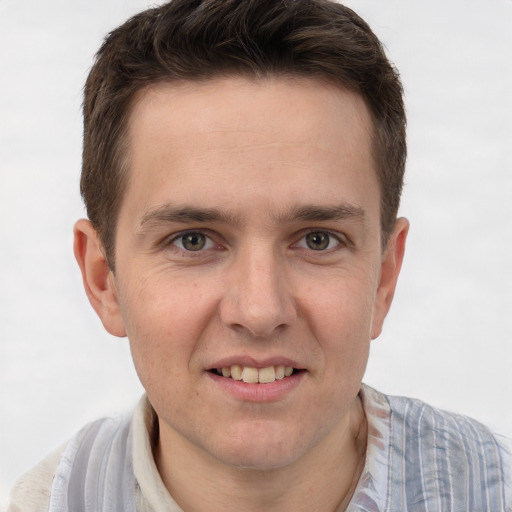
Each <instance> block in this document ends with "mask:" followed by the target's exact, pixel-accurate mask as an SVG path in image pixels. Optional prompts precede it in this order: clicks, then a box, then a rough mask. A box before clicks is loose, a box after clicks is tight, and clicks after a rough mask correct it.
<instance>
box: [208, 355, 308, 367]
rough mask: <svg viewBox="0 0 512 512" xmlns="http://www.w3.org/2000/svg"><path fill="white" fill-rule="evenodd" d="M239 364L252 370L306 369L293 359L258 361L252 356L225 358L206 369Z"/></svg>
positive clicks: (281, 358) (269, 358)
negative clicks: (270, 368)
mask: <svg viewBox="0 0 512 512" xmlns="http://www.w3.org/2000/svg"><path fill="white" fill-rule="evenodd" d="M235 364H238V365H240V366H250V367H251V368H258V369H261V368H268V367H269V366H279V365H283V366H291V367H292V368H295V369H296V370H304V369H305V368H304V367H303V366H301V365H300V364H299V363H298V362H297V361H294V360H293V359H288V358H286V357H267V358H264V359H256V358H253V357H251V356H231V357H225V358H223V359H219V360H218V361H215V362H214V363H213V364H212V365H211V366H210V367H208V368H206V369H207V370H214V369H216V368H226V367H228V366H233V365H235Z"/></svg>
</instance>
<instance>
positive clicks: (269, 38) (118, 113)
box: [80, 0, 406, 269]
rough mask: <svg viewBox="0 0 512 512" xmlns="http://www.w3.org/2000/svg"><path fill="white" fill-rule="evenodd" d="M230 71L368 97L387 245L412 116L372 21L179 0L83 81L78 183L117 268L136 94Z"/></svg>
mask: <svg viewBox="0 0 512 512" xmlns="http://www.w3.org/2000/svg"><path fill="white" fill-rule="evenodd" d="M232 75H233V76H237V75H242V76H250V77H254V78H259V77H265V76H280V75H283V76H300V77H310V78H320V79H324V80H328V81H331V82H334V83H338V84H340V86H342V87H346V88H348V89H351V90H355V91H357V92H358V93H359V94H360V95H361V96H362V97H363V99H364V100H365V102H366V104H367V106H368V107H369V110H370V112H371V114H372V117H373V121H374V159H375V166H376V169H377V174H378V179H379V185H380V192H381V207H380V212H381V229H382V239H383V245H385V243H386V242H387V239H388V237H389V234H390V233H391V231H392V229H393V226H394V223H395V220H396V215H397V210H398V206H399V203H400V194H401V190H402V183H403V174H404V168H405V159H406V140H405V123H406V121H405V110H404V105H403V99H402V92H403V91H402V86H401V83H400V79H399V76H398V73H397V71H396V70H395V68H394V67H393V65H392V64H391V63H390V62H389V61H388V59H387V58H386V56H385V53H384V50H383V48H382V45H381V43H380V42H379V40H378V39H377V37H376V36H375V34H374V33H373V32H372V31H371V29H370V27H369V26H368V25H367V24H366V22H365V21H363V20H362V19H361V18H360V17H359V16H357V14H355V13H354V12H353V11H352V10H350V9H348V8H347V7H345V6H343V5H340V4H337V3H334V2H332V1H329V0H172V1H171V2H169V3H166V4H164V5H162V6H160V7H156V8H153V9H148V10H146V11H144V12H142V13H140V14H138V15H136V16H134V17H133V18H131V19H129V20H128V21H127V22H125V23H124V24H123V25H121V26H120V27H118V28H117V29H115V30H114V31H113V32H111V33H110V34H109V35H108V36H107V37H106V38H105V41H104V43H103V45H102V46H101V48H100V50H99V51H98V53H97V55H96V60H95V63H94V65H93V67H92V69H91V72H90V73H89V76H88V78H87V82H86V85H85V92H84V105H83V111H84V146H83V164H82V177H81V183H80V186H81V193H82V197H83V199H84V202H85V205H86V208H87V214H88V216H89V219H90V220H91V222H92V224H93V226H94V227H95V229H96V230H97V232H98V234H99V236H100V239H101V241H102V243H103V245H104V248H105V252H106V256H107V259H108V261H109V264H110V266H111V268H112V269H113V268H114V260H115V253H114V251H115V231H116V223H117V217H118V212H119V208H120V204H121V200H122V196H123V192H124V188H125V184H126V175H127V169H128V167H129V161H128V160H129V155H128V151H127V149H128V148H127V137H126V130H127V120H128V117H129V115H130V111H131V104H132V103H133V101H132V100H133V98H134V95H135V93H136V92H137V91H139V90H141V89H142V88H144V87H146V86H148V85H151V84H154V83H158V82H169V81H170V82H172V81H178V80H179V81H182V80H188V81H190V80H192V81H198V80H207V79H210V78H215V77H220V76H232Z"/></svg>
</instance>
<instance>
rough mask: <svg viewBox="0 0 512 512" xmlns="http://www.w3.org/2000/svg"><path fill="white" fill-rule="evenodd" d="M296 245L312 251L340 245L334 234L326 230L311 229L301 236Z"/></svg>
mask: <svg viewBox="0 0 512 512" xmlns="http://www.w3.org/2000/svg"><path fill="white" fill-rule="evenodd" d="M297 245H298V246H299V247H302V248H304V249H311V250H313V251H325V250H328V249H333V248H334V247H337V246H338V245H340V241H339V239H338V238H336V237H335V236H334V235H331V234H330V233H328V232H326V231H312V232H311V233H308V234H307V235H306V236H304V237H303V238H301V240H300V241H299V243H298V244H297Z"/></svg>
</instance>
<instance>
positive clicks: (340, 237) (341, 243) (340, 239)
mask: <svg viewBox="0 0 512 512" xmlns="http://www.w3.org/2000/svg"><path fill="white" fill-rule="evenodd" d="M312 233H325V234H327V235H329V237H330V238H331V239H334V240H336V242H337V244H336V246H335V247H330V248H328V249H323V250H318V251H315V250H314V249H310V248H309V247H307V246H305V247H301V246H300V245H299V243H300V242H302V241H303V240H305V238H306V237H307V236H308V235H310V234H312ZM298 235H299V237H298V240H297V242H295V243H294V244H293V246H295V247H299V248H301V249H306V250H308V251H311V252H313V253H318V254H321V253H328V252H331V251H335V250H336V249H339V248H340V247H348V246H349V245H350V240H349V239H348V238H347V237H346V236H345V235H344V234H342V233H339V232H337V231H332V230H330V229H325V228H308V229H306V230H303V231H301V232H300V233H299V234H298Z"/></svg>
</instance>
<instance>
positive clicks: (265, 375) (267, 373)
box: [258, 366, 276, 384]
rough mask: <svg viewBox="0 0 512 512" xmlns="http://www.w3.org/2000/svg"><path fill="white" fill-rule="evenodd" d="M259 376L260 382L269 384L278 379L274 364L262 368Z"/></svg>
mask: <svg viewBox="0 0 512 512" xmlns="http://www.w3.org/2000/svg"><path fill="white" fill-rule="evenodd" d="M258 377H259V382H260V384H268V383H270V382H274V381H275V380H276V371H275V370H274V367H273V366H269V367H268V368H262V369H261V370H260V371H259V372H258Z"/></svg>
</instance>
